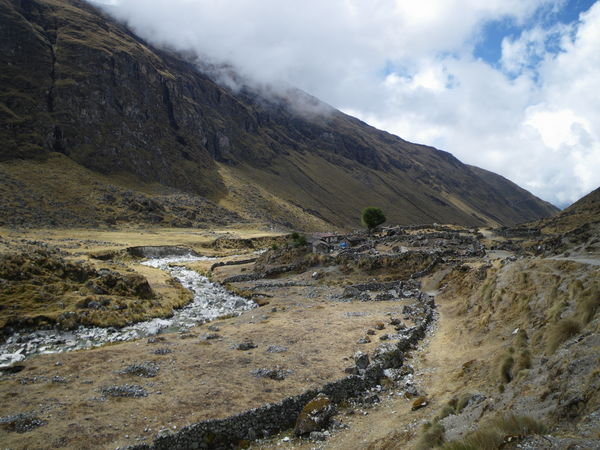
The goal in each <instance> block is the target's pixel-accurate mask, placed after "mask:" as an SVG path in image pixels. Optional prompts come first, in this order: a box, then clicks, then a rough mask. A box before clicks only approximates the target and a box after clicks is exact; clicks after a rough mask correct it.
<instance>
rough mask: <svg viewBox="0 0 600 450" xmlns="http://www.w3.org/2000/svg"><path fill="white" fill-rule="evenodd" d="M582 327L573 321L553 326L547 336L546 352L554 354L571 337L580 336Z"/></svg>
mask: <svg viewBox="0 0 600 450" xmlns="http://www.w3.org/2000/svg"><path fill="white" fill-rule="evenodd" d="M580 331H581V325H580V323H579V322H577V321H576V320H573V319H563V320H561V321H560V322H558V323H557V324H556V325H554V326H552V327H551V328H550V330H549V331H548V334H547V336H546V351H547V352H548V353H550V354H551V353H554V352H555V351H556V349H557V348H558V347H559V346H560V345H561V344H562V343H563V342H565V341H567V340H568V339H570V338H571V337H573V336H575V335H576V334H579V332H580Z"/></svg>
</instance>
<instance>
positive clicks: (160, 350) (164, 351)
mask: <svg viewBox="0 0 600 450" xmlns="http://www.w3.org/2000/svg"><path fill="white" fill-rule="evenodd" d="M169 353H173V350H171V349H170V348H168V347H161V348H157V349H156V350H154V354H155V355H167V354H169Z"/></svg>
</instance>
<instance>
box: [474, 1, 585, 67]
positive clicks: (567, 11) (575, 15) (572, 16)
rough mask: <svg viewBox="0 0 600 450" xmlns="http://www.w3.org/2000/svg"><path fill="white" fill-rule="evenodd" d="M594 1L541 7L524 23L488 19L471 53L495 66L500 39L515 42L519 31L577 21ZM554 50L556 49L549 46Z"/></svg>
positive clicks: (497, 59) (512, 19)
mask: <svg viewBox="0 0 600 450" xmlns="http://www.w3.org/2000/svg"><path fill="white" fill-rule="evenodd" d="M595 2H596V0H568V1H566V2H564V4H562V5H561V4H558V5H547V6H542V7H540V9H539V10H538V11H537V12H536V13H535V14H534V15H533V16H532V17H531V18H529V19H528V20H527V21H526V22H524V23H518V22H517V21H516V20H514V18H512V17H510V16H509V17H504V18H501V19H497V20H490V21H487V22H485V23H484V24H483V26H482V28H483V29H482V33H481V37H480V38H479V39H478V42H477V44H476V45H475V49H474V52H473V54H474V55H475V57H476V58H481V59H482V60H484V61H485V62H487V63H488V64H490V65H492V66H495V67H499V65H500V60H501V58H502V40H503V39H505V38H508V39H517V38H518V37H519V36H520V35H521V33H523V31H525V30H527V29H531V28H533V27H535V26H541V27H544V28H551V27H553V26H555V25H556V24H559V23H562V24H572V23H575V22H578V21H579V15H580V14H581V13H582V12H585V11H587V10H588V9H590V7H591V6H592V5H593V4H594V3H595ZM550 50H551V51H554V52H556V51H558V48H557V47H550Z"/></svg>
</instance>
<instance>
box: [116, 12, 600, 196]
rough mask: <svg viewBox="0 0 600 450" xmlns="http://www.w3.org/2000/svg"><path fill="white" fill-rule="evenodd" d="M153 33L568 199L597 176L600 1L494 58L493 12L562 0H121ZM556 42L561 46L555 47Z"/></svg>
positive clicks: (513, 16) (597, 181)
mask: <svg viewBox="0 0 600 450" xmlns="http://www.w3.org/2000/svg"><path fill="white" fill-rule="evenodd" d="M117 3H118V5H119V6H118V7H116V8H114V7H113V8H111V10H113V11H115V12H114V13H115V14H117V15H118V16H119V17H120V18H121V19H125V20H127V21H128V22H129V23H130V25H131V26H132V28H133V29H134V30H136V31H137V32H138V33H139V34H140V35H142V37H144V38H146V39H148V40H151V41H153V42H158V43H163V44H168V45H170V46H173V47H175V48H178V49H185V50H190V49H193V50H195V51H196V52H198V53H199V54H200V55H202V57H203V58H204V59H207V60H209V61H214V62H223V63H228V64H231V65H232V66H233V67H235V68H236V70H238V71H239V72H240V73H242V74H243V75H244V76H245V77H248V78H251V79H254V80H257V81H258V82H260V83H267V84H276V83H278V82H283V83H285V84H288V85H292V86H297V87H299V88H301V89H304V90H306V91H307V92H309V93H311V94H313V95H315V96H317V97H319V98H321V99H323V100H324V101H326V102H328V103H330V104H332V105H334V106H335V107H337V108H340V109H342V110H343V111H345V112H348V113H351V114H353V115H356V116H358V117H360V118H362V119H364V120H366V121H367V122H369V123H371V124H373V125H375V126H377V127H379V128H383V129H386V130H388V131H391V132H393V133H396V134H398V135H399V136H401V137H403V138H404V139H408V140H412V141H415V142H420V143H424V144H429V145H435V146H437V147H439V148H442V149H444V150H448V151H450V152H452V153H454V154H455V155H456V156H457V157H458V158H460V159H461V160H463V161H464V162H467V163H470V164H476V165H479V166H481V167H484V168H486V169H489V170H493V171H495V172H498V173H500V174H502V175H504V176H506V177H508V178H510V179H511V180H513V181H515V182H517V183H518V184H520V185H522V186H523V187H525V188H527V189H529V190H531V191H532V192H534V193H535V194H537V195H539V196H541V197H542V198H544V199H546V200H549V201H551V202H554V203H557V204H561V205H564V204H566V203H569V202H572V201H574V200H576V199H577V198H579V197H580V196H582V195H584V194H586V193H587V192H589V191H591V190H592V189H594V188H596V187H598V185H600V98H599V95H600V94H598V93H599V92H600V77H598V73H600V51H598V49H599V48H600V3H596V4H595V5H594V6H593V7H592V8H591V9H590V11H589V12H588V13H587V14H585V15H583V16H582V20H581V23H579V24H574V25H568V26H567V25H555V26H552V27H550V28H544V27H543V26H542V25H532V26H528V27H527V30H526V31H525V32H523V33H522V34H521V35H520V36H518V37H516V38H512V39H505V40H504V41H503V42H502V59H501V60H500V64H499V67H493V66H491V65H489V64H487V63H486V62H484V61H481V60H478V59H476V58H475V57H474V56H473V49H474V46H475V45H476V43H477V42H478V41H479V40H481V39H482V36H483V26H484V25H485V23H486V22H489V21H492V20H495V21H503V20H504V21H511V22H512V23H514V24H529V23H530V21H531V20H532V18H533V17H535V15H536V13H537V14H538V16H539V15H540V11H542V12H544V11H546V12H547V11H549V10H552V9H556V8H559V7H560V6H561V5H563V4H564V3H565V0H488V1H486V2H481V1H480V0H456V1H454V2H448V1H447V0H429V1H427V2H414V1H412V0H372V1H369V2H367V1H362V0H328V1H322V0H303V1H302V2H292V1H283V2H282V1H281V0H261V1H259V2H257V1H255V0H229V1H225V0H117ZM557 50H559V51H557Z"/></svg>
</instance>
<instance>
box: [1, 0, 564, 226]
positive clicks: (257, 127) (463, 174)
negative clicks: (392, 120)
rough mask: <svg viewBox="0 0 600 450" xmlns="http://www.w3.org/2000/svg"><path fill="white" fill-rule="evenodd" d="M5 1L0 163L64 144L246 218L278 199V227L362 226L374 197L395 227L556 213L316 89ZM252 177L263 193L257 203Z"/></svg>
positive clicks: (100, 18) (82, 7) (67, 8)
mask: <svg viewBox="0 0 600 450" xmlns="http://www.w3.org/2000/svg"><path fill="white" fill-rule="evenodd" d="M0 6H1V8H0V64H2V67H3V71H2V72H1V73H0V90H1V97H0V121H1V127H0V139H2V142H3V143H4V144H3V145H2V147H0V161H8V160H15V159H32V158H34V159H39V160H40V161H43V160H44V159H45V158H46V157H47V156H48V155H49V154H50V153H51V152H59V153H63V154H65V155H67V156H68V157H69V158H71V159H72V160H74V161H76V162H77V163H79V164H81V165H83V166H85V167H86V168H88V169H92V170H94V171H97V172H100V173H103V174H115V173H123V174H129V175H133V176H134V177H137V178H138V179H140V180H143V181H145V182H157V183H160V184H162V185H165V186H169V187H174V188H177V189H180V190H182V191H185V192H190V193H193V194H199V195H202V196H206V197H208V198H210V199H212V200H216V201H221V202H223V203H224V204H227V205H229V207H231V208H234V209H236V210H242V211H245V214H246V215H247V216H248V217H254V216H256V215H257V214H258V212H260V211H262V212H263V213H264V212H265V207H263V206H262V205H264V204H268V205H269V207H268V208H267V209H270V211H267V213H266V214H267V215H268V216H269V217H271V218H272V219H274V220H275V221H279V222H281V223H284V222H286V217H287V216H288V215H289V214H288V213H287V212H286V211H288V210H289V209H294V211H296V212H298V211H302V214H306V215H310V216H313V217H314V218H316V219H317V220H318V221H319V223H330V224H333V225H337V226H353V225H355V224H357V218H358V215H359V212H360V210H361V209H362V208H364V207H365V206H369V205H378V206H381V207H383V208H384V209H385V210H386V213H387V215H388V217H389V219H390V221H391V222H398V223H417V222H456V223H461V224H470V225H477V224H485V223H498V224H512V223H516V222H522V221H526V220H534V219H537V218H539V217H543V216H547V215H550V214H552V213H554V212H555V211H556V209H555V208H554V207H552V206H551V205H549V204H547V203H545V202H542V201H541V200H539V199H537V198H535V197H533V196H532V195H531V194H529V193H528V192H526V191H523V190H521V189H519V188H518V187H516V186H515V185H513V184H512V183H510V182H508V181H507V180H504V179H502V178H501V177H498V179H496V180H495V182H494V183H489V182H485V181H483V179H482V176H481V173H480V172H478V171H477V170H473V169H472V168H469V167H467V166H465V165H463V164H462V163H461V162H460V161H458V160H457V159H456V158H454V157H452V156H451V155H450V154H448V153H445V152H441V151H438V150H436V149H433V148H430V147H425V146H420V145H415V144H411V143H409V142H406V141H404V140H402V139H400V138H398V137H396V136H392V135H390V134H388V133H385V132H382V131H379V130H376V129H374V128H372V127H369V126H368V125H366V124H364V123H362V122H360V121H359V120H357V119H354V118H352V117H349V116H347V115H344V114H342V113H341V112H339V111H335V110H333V109H332V108H329V107H326V106H325V105H323V104H321V103H320V102H319V101H318V100H316V99H313V98H311V97H309V96H307V95H306V94H303V93H300V92H295V91H289V92H287V93H284V94H280V95H269V96H265V95H264V93H258V92H255V91H252V90H250V89H243V90H242V91H240V92H232V91H231V90H228V89H226V88H223V87H221V86H219V85H218V84H216V83H215V82H214V81H213V80H211V78H210V77H209V76H207V75H205V74H202V73H201V72H200V71H199V70H198V68H197V66H196V65H194V64H192V63H190V62H188V61H187V60H186V59H185V58H183V57H181V56H180V55H176V54H174V53H172V52H169V51H166V50H158V49H156V48H153V47H152V46H150V45H149V44H147V43H145V42H144V41H142V40H141V39H139V38H138V37H136V36H135V35H133V34H132V33H131V32H130V31H129V30H128V29H127V28H126V27H124V26H122V25H120V24H118V23H116V22H115V21H113V20H112V19H110V18H108V17H106V16H105V15H103V14H101V13H100V12H99V11H97V10H96V9H94V8H93V7H91V6H89V5H88V4H86V3H84V2H81V1H78V0H69V1H67V0H20V1H13V0H0ZM299 105H302V107H300V106H299ZM309 110H310V112H309ZM486 178H489V177H487V176H486ZM228 179H229V180H235V186H233V185H232V183H230V182H228V181H227V180H228ZM243 186H253V188H256V189H259V190H261V191H262V193H261V194H257V195H258V197H260V199H259V200H260V201H259V200H256V201H253V200H251V198H253V197H252V196H250V195H248V193H247V191H246V190H245V188H244V187H243ZM246 197H248V198H246ZM267 197H269V198H267ZM259 205H260V206H259ZM281 205H284V206H285V207H284V208H283V209H282V208H281V207H280V206H281ZM271 210H272V211H271ZM282 211H283V212H282ZM259 215H260V214H259ZM288 222H289V220H288ZM289 224H291V225H297V224H296V223H295V221H294V220H292V221H291V222H289Z"/></svg>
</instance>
